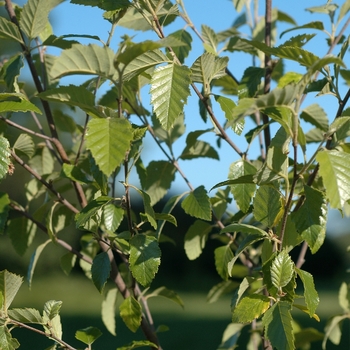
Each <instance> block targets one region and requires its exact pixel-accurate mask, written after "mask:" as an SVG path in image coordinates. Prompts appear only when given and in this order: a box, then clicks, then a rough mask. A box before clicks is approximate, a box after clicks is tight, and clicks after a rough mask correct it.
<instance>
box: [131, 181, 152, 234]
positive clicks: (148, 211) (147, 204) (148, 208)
mask: <svg viewBox="0 0 350 350" xmlns="http://www.w3.org/2000/svg"><path fill="white" fill-rule="evenodd" d="M130 187H132V188H133V189H135V190H136V191H137V192H138V193H139V194H140V195H141V196H142V199H143V206H144V208H145V216H146V219H147V220H148V222H149V223H150V224H151V226H152V227H153V228H154V229H155V230H156V229H157V221H156V214H155V212H154V210H153V207H152V205H151V198H150V196H149V195H148V194H147V192H145V191H142V190H140V189H138V188H137V187H135V186H132V185H130Z"/></svg>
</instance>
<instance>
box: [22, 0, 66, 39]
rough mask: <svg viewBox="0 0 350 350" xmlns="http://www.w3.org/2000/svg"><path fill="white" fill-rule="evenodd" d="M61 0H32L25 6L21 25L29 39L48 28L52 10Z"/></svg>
mask: <svg viewBox="0 0 350 350" xmlns="http://www.w3.org/2000/svg"><path fill="white" fill-rule="evenodd" d="M60 2H61V1H59V0H30V1H28V2H27V3H26V4H25V5H24V6H23V11H22V13H21V18H20V27H21V29H22V30H23V31H24V33H25V34H26V35H27V37H28V38H29V39H34V38H36V37H37V36H39V35H40V34H41V33H42V32H43V31H44V30H45V29H46V26H47V25H48V23H49V22H48V16H49V12H50V10H51V9H52V8H53V7H55V6H56V5H58V4H59V3H60Z"/></svg>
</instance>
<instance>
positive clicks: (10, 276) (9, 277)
mask: <svg viewBox="0 0 350 350" xmlns="http://www.w3.org/2000/svg"><path fill="white" fill-rule="evenodd" d="M22 283H23V278H22V277H21V276H18V275H16V274H14V273H11V272H9V271H7V270H3V271H0V292H1V294H2V299H3V300H2V311H3V312H5V314H6V312H7V310H8V308H9V307H10V305H11V303H12V301H13V299H14V298H15V296H16V294H17V292H18V290H19V288H20V287H21V285H22Z"/></svg>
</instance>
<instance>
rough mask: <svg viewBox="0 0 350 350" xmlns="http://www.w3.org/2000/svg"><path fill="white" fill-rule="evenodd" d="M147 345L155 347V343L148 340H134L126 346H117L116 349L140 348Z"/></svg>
mask: <svg viewBox="0 0 350 350" xmlns="http://www.w3.org/2000/svg"><path fill="white" fill-rule="evenodd" d="M145 346H148V347H150V348H156V347H157V345H156V344H154V343H152V342H150V341H148V340H134V341H132V342H131V343H130V344H128V345H126V346H122V347H121V348H117V350H133V349H136V348H142V347H145Z"/></svg>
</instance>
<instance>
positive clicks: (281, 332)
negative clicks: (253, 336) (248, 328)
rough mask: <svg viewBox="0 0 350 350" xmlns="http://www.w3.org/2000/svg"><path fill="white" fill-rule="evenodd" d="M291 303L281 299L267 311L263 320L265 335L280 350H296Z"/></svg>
mask: <svg viewBox="0 0 350 350" xmlns="http://www.w3.org/2000/svg"><path fill="white" fill-rule="evenodd" d="M290 310H291V304H290V303H288V302H286V301H280V302H278V303H276V304H274V305H273V306H272V307H271V308H270V309H269V310H267V311H266V313H265V315H264V317H263V319H262V322H263V325H264V327H265V336H266V338H267V339H269V340H270V342H271V345H272V346H273V347H274V348H276V349H278V350H282V349H283V350H294V349H295V347H294V332H293V327H292V316H291V314H290Z"/></svg>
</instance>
